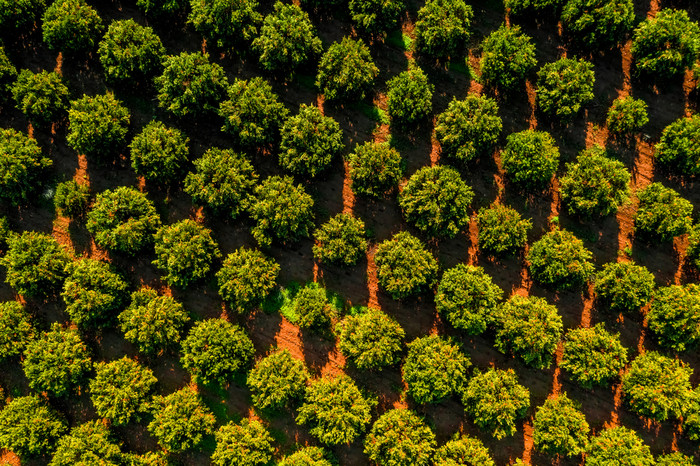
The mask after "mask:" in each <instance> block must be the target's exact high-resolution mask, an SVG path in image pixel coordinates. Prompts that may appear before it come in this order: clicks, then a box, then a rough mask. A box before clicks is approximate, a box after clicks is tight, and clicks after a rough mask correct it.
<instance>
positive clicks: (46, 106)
mask: <svg viewBox="0 0 700 466" xmlns="http://www.w3.org/2000/svg"><path fill="white" fill-rule="evenodd" d="M12 96H13V97H14V99H15V102H16V106H17V110H19V111H20V112H22V113H23V114H24V116H26V117H27V119H28V120H29V121H31V122H32V123H33V124H34V125H36V126H46V125H49V124H51V123H52V122H54V121H56V120H58V119H60V118H61V117H62V116H63V115H64V114H65V112H66V109H67V108H68V88H67V87H66V85H65V84H64V83H63V80H62V79H61V75H59V74H58V73H56V72H55V71H52V72H47V71H41V72H39V73H32V72H31V71H29V70H22V71H20V73H19V76H18V77H17V81H16V82H15V84H14V86H12Z"/></svg>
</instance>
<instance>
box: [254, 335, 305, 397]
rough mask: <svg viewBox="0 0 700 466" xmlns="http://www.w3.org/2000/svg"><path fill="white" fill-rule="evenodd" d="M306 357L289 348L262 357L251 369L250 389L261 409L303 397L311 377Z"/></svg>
mask: <svg viewBox="0 0 700 466" xmlns="http://www.w3.org/2000/svg"><path fill="white" fill-rule="evenodd" d="M309 378H310V375H309V371H308V370H307V369H306V366H305V365H304V361H301V360H299V359H296V358H294V357H293V356H292V354H291V353H290V352H289V351H288V350H286V349H278V350H276V351H274V352H273V353H270V354H269V355H267V356H266V357H264V358H262V359H260V360H259V361H258V362H257V363H256V364H255V367H253V369H252V370H251V371H250V372H249V373H248V389H249V390H250V392H251V396H252V398H253V405H255V407H256V408H258V409H281V408H283V407H285V406H288V405H290V404H292V403H294V402H296V401H297V400H299V399H301V397H302V395H303V394H304V391H305V389H306V382H307V381H308V380H309Z"/></svg>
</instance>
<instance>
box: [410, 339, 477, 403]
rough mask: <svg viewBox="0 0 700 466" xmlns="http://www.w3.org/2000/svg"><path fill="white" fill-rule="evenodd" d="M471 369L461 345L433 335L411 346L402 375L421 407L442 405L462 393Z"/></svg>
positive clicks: (412, 396)
mask: <svg viewBox="0 0 700 466" xmlns="http://www.w3.org/2000/svg"><path fill="white" fill-rule="evenodd" d="M471 365H472V363H471V361H470V360H469V358H468V357H466V356H465V355H464V354H463V353H462V351H461V350H460V348H459V346H458V345H456V344H454V343H452V342H451V341H449V340H445V339H444V338H442V337H440V336H438V335H430V336H426V337H422V338H416V339H415V340H413V341H412V342H411V343H409V344H408V355H407V356H406V360H405V361H404V363H403V367H402V368H401V375H402V377H403V380H404V382H405V383H406V386H407V389H406V392H407V393H408V394H409V395H410V396H411V398H413V399H414V400H415V401H416V402H417V403H420V404H425V403H439V402H440V401H443V400H444V399H445V398H448V397H450V396H452V395H457V394H460V393H461V392H462V390H463V389H464V386H465V384H466V380H467V372H468V371H469V368H470V367H471Z"/></svg>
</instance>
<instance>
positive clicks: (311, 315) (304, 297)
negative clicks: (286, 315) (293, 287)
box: [292, 283, 337, 329]
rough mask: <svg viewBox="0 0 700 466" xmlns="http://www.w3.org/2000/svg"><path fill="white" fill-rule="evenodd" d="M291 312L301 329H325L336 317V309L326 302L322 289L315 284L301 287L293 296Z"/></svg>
mask: <svg viewBox="0 0 700 466" xmlns="http://www.w3.org/2000/svg"><path fill="white" fill-rule="evenodd" d="M292 312H293V314H294V315H295V316H298V321H297V322H295V323H296V324H298V325H299V327H301V328H315V329H327V328H329V327H330V325H331V322H332V321H333V319H334V318H335V317H336V315H337V309H335V307H334V305H333V304H331V302H330V301H329V300H328V294H327V293H326V290H325V289H324V288H321V287H320V286H318V285H317V284H316V283H310V284H308V285H306V286H304V287H302V288H301V289H300V290H299V291H298V292H297V294H296V296H294V300H293V302H292Z"/></svg>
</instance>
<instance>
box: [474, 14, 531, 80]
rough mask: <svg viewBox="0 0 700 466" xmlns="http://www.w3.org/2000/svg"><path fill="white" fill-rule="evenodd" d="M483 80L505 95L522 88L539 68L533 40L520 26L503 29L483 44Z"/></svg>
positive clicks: (487, 38)
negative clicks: (530, 74)
mask: <svg viewBox="0 0 700 466" xmlns="http://www.w3.org/2000/svg"><path fill="white" fill-rule="evenodd" d="M481 49H482V53H481V62H480V66H481V78H482V79H483V80H484V81H485V82H486V83H488V84H489V85H491V86H493V87H496V88H498V89H499V90H501V91H502V92H504V93H509V92H513V91H514V90H515V89H516V88H517V87H518V86H521V85H522V84H523V82H524V81H525V78H526V77H527V75H528V74H529V73H530V72H531V71H532V70H533V69H534V68H535V65H537V58H535V52H536V47H535V44H534V43H533V42H532V38H531V37H530V36H528V35H527V34H525V33H523V32H522V31H521V29H520V27H519V26H512V27H509V26H505V25H503V26H501V27H500V28H498V29H496V30H495V31H493V32H492V33H491V34H489V35H488V36H487V37H486V38H485V39H484V41H483V42H482V44H481Z"/></svg>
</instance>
